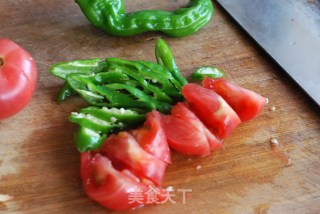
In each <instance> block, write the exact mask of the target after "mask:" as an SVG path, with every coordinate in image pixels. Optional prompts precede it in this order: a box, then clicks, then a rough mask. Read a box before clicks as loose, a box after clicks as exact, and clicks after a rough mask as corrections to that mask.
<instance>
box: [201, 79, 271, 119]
mask: <svg viewBox="0 0 320 214" xmlns="http://www.w3.org/2000/svg"><path fill="white" fill-rule="evenodd" d="M202 85H203V87H205V88H208V89H211V90H214V91H215V92H216V93H217V94H219V95H220V96H221V97H223V99H225V100H226V101H227V103H228V104H229V105H230V106H231V107H232V108H233V110H234V111H235V112H236V113H237V114H238V116H239V117H240V119H241V121H242V122H245V121H249V120H252V119H253V118H255V117H257V116H258V115H259V114H260V112H261V111H262V109H263V107H264V106H265V104H266V98H264V97H263V96H261V95H259V94H257V93H255V92H253V91H250V90H248V89H244V88H242V87H240V86H237V85H234V84H232V83H230V82H228V81H226V80H224V79H221V78H218V79H212V78H209V77H206V78H205V79H204V80H203V82H202Z"/></svg>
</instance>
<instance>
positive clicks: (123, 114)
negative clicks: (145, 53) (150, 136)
mask: <svg viewBox="0 0 320 214" xmlns="http://www.w3.org/2000/svg"><path fill="white" fill-rule="evenodd" d="M155 52H156V58H157V61H158V64H157V63H153V62H148V61H129V60H123V59H119V58H107V59H105V60H103V59H98V58H96V59H89V60H75V61H71V62H62V63H57V64H55V65H53V66H52V67H51V69H50V72H51V73H52V74H53V75H55V76H57V77H59V78H61V79H64V80H65V81H66V82H65V83H64V86H63V88H62V90H61V92H60V94H59V96H58V100H59V101H64V100H66V99H67V98H69V97H70V96H72V95H79V96H80V97H81V98H83V99H84V100H85V101H87V102H88V103H90V104H91V105H92V106H91V107H88V108H84V109H81V110H80V112H79V113H72V114H71V116H70V120H71V121H72V122H74V123H77V124H79V126H80V127H79V130H78V131H77V133H76V136H75V140H76V144H77V147H78V149H79V151H81V152H83V151H87V150H95V149H98V148H99V146H100V145H101V143H102V142H103V141H104V139H105V138H106V137H107V136H108V135H109V134H110V133H112V132H116V131H119V130H122V129H124V128H127V127H128V126H131V125H133V124H137V123H140V122H142V121H143V120H144V114H145V113H146V112H149V111H152V110H158V111H160V112H163V113H169V112H170V110H171V108H172V105H174V104H175V103H176V102H177V101H179V100H182V99H183V96H182V93H181V90H182V86H183V85H185V84H186V83H187V81H186V79H185V78H184V77H183V76H182V75H181V73H180V72H179V69H178V67H177V66H176V64H175V61H174V58H173V55H172V51H171V49H170V47H169V46H168V45H167V44H166V43H165V42H164V41H163V40H162V39H159V40H158V41H157V44H156V51H155Z"/></svg>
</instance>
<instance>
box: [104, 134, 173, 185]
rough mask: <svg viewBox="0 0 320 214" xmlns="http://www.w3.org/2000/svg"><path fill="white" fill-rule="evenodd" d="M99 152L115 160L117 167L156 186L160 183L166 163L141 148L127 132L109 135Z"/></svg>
mask: <svg viewBox="0 0 320 214" xmlns="http://www.w3.org/2000/svg"><path fill="white" fill-rule="evenodd" d="M100 152H101V154H103V155H105V156H107V157H108V158H110V160H111V161H113V162H115V163H116V164H117V165H116V166H117V167H118V169H121V170H123V169H127V170H129V171H131V172H132V173H134V174H135V175H136V176H137V177H138V178H139V179H140V180H143V181H146V182H148V183H150V181H148V180H151V181H152V182H153V183H154V184H156V185H157V186H159V185H161V184H162V180H163V177H164V173H165V169H166V166H167V164H166V163H165V162H163V161H161V160H159V159H158V158H156V157H154V156H153V155H151V154H149V153H148V152H146V151H145V150H144V149H143V148H141V147H140V145H139V143H138V142H137V141H136V139H135V138H134V137H133V136H132V135H131V134H129V133H128V132H119V133H118V134H117V135H115V134H113V135H110V136H109V137H108V138H107V139H106V141H105V142H104V143H103V144H102V146H101V148H100Z"/></svg>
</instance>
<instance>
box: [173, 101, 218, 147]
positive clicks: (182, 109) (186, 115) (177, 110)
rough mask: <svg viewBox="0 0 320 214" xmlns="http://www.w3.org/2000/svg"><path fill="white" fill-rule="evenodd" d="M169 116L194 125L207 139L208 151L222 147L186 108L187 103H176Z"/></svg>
mask: <svg viewBox="0 0 320 214" xmlns="http://www.w3.org/2000/svg"><path fill="white" fill-rule="evenodd" d="M171 114H172V115H173V116H175V117H178V118H181V119H183V120H184V121H186V122H190V121H191V123H192V124H194V125H195V126H196V127H199V128H201V130H202V131H203V133H204V135H205V136H206V137H207V139H208V143H209V147H210V150H215V149H220V148H221V147H222V144H221V141H220V140H219V139H218V138H216V136H215V135H214V134H212V133H211V132H210V130H209V129H208V128H207V127H206V126H205V125H204V124H203V123H202V122H201V121H200V119H199V118H198V117H197V116H196V115H195V114H194V113H193V112H192V111H191V110H190V108H189V107H188V106H187V103H185V104H182V103H177V105H175V106H174V107H173V108H172V110H171Z"/></svg>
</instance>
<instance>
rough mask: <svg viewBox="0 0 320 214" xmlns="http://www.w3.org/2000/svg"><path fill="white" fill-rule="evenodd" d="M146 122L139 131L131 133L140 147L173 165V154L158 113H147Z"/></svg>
mask: <svg viewBox="0 0 320 214" xmlns="http://www.w3.org/2000/svg"><path fill="white" fill-rule="evenodd" d="M146 118H147V120H146V122H145V123H144V125H143V126H142V127H140V128H139V129H136V130H133V131H131V133H132V135H133V136H134V137H135V138H136V139H137V141H138V142H139V144H140V146H141V147H142V148H143V149H144V150H146V151H147V152H149V153H150V154H152V155H154V156H155V157H156V158H158V159H159V160H162V161H164V162H166V163H171V153H170V149H169V146H168V142H167V138H166V135H165V133H164V130H163V128H162V124H161V115H160V113H159V112H158V111H152V112H149V113H147V115H146Z"/></svg>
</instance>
